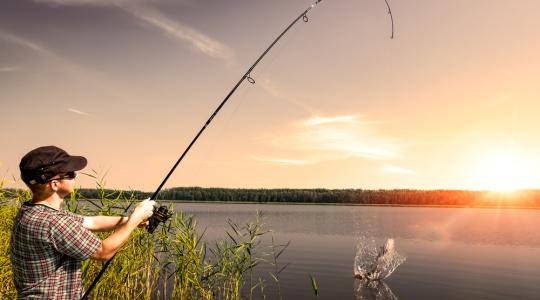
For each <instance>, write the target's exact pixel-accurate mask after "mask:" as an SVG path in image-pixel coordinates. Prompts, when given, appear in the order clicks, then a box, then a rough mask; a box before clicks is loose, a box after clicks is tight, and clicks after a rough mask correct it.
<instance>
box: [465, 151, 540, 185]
mask: <svg viewBox="0 0 540 300" xmlns="http://www.w3.org/2000/svg"><path fill="white" fill-rule="evenodd" d="M532 168H533V164H532V160H529V159H527V158H526V157H525V156H523V155H521V154H518V153H517V152H515V151H501V150H499V151H493V152H491V153H486V154H484V155H481V156H478V157H477V159H476V164H475V165H474V166H473V169H472V173H473V181H474V185H475V187H476V188H477V189H481V190H494V191H515V190H518V189H522V188H526V187H528V186H530V184H531V183H532V182H531V181H532V174H533V172H532V171H533V170H532Z"/></svg>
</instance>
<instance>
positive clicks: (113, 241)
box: [85, 200, 156, 260]
mask: <svg viewBox="0 0 540 300" xmlns="http://www.w3.org/2000/svg"><path fill="white" fill-rule="evenodd" d="M155 204H156V202H155V201H153V200H144V201H142V202H141V203H139V204H138V205H137V207H136V208H135V210H134V211H133V213H132V214H131V216H129V218H128V219H127V220H126V221H125V222H121V223H120V224H119V225H117V226H116V227H115V228H116V230H115V231H114V233H113V234H111V235H110V236H109V237H108V238H106V239H104V240H103V241H101V245H100V246H99V247H98V249H97V250H96V252H94V254H92V256H91V258H92V259H96V260H109V259H111V258H112V257H113V256H114V254H115V253H116V252H117V251H118V250H120V248H121V247H122V246H123V245H124V243H125V242H127V240H128V239H129V236H130V235H131V233H132V232H133V230H135V228H137V226H139V224H141V223H144V222H145V221H146V220H148V218H150V217H151V216H152V213H153V209H154V205H155ZM118 220H120V219H119V217H118V219H117V221H118ZM85 221H86V219H85Z"/></svg>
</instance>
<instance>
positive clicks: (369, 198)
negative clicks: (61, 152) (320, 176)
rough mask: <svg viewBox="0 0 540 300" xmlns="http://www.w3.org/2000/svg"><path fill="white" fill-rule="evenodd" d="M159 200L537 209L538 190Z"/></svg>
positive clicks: (232, 194) (285, 192) (168, 195)
mask: <svg viewBox="0 0 540 300" xmlns="http://www.w3.org/2000/svg"><path fill="white" fill-rule="evenodd" d="M78 193H80V195H81V197H83V198H86V199H99V198H103V196H106V197H109V198H115V197H119V196H120V195H124V196H126V195H129V198H132V199H144V198H148V197H150V196H151V195H152V193H149V192H142V191H117V190H99V189H80V190H78ZM159 199H161V200H181V201H207V202H221V201H234V202H255V203H267V202H274V203H313V204H323V203H334V204H364V205H441V206H471V207H472V206H489V207H492V206H496V207H540V190H520V191H515V192H493V191H468V190H412V189H392V190H367V189H231V188H202V187H175V188H170V189H164V190H162V191H161V192H160V194H159Z"/></svg>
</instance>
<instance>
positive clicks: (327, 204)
mask: <svg viewBox="0 0 540 300" xmlns="http://www.w3.org/2000/svg"><path fill="white" fill-rule="evenodd" d="M158 201H162V202H167V203H193V204H261V205H276V204H277V205H322V206H329V205H334V206H379V207H426V208H489V209H540V207H538V206H508V205H504V206H502V205H501V206H493V205H436V204H433V205H431V204H365V203H331V202H327V203H309V202H254V201H200V200H197V201H191V200H158Z"/></svg>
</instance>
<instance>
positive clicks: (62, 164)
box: [19, 146, 87, 184]
mask: <svg viewBox="0 0 540 300" xmlns="http://www.w3.org/2000/svg"><path fill="white" fill-rule="evenodd" d="M86 164H87V161H86V158H84V157H83V156H71V155H69V154H68V153H67V152H66V151H64V150H63V149H60V148H58V147H56V146H44V147H39V148H36V149H34V150H32V151H30V152H28V153H27V154H26V155H25V156H23V158H22V159H21V162H20V164H19V169H20V170H21V178H22V180H23V181H24V182H26V183H30V184H35V183H46V182H47V180H49V179H51V178H53V177H54V176H56V175H58V174H65V173H68V172H72V171H79V170H82V169H84V167H86Z"/></svg>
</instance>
